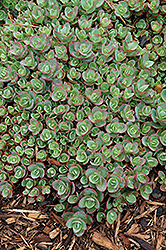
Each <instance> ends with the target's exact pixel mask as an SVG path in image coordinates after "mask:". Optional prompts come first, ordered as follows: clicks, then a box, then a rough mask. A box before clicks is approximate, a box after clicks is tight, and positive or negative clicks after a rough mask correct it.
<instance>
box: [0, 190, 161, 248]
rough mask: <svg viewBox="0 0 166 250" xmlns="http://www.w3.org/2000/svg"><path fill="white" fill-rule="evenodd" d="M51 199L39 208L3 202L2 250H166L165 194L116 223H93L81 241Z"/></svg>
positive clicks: (131, 210) (20, 201)
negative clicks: (68, 227)
mask: <svg viewBox="0 0 166 250" xmlns="http://www.w3.org/2000/svg"><path fill="white" fill-rule="evenodd" d="M55 204H56V198H55V199H54V197H53V196H52V197H51V196H49V197H47V198H46V200H45V201H43V202H42V203H38V204H28V203H27V200H26V197H23V196H22V195H14V197H13V198H12V199H7V200H5V199H2V197H1V198H0V250H3V249H7V250H15V249H17V250H28V249H32V250H33V249H34V250H38V249H39V250H55V249H59V250H60V249H62V250H64V249H66V250H85V249H87V250H104V249H110V250H128V249H129V250H130V249H131V250H137V249H141V250H155V249H156V250H165V249H166V237H165V235H166V209H165V206H166V193H163V192H162V193H161V192H160V191H159V189H155V190H154V191H153V193H152V195H151V197H150V200H149V201H144V200H143V199H141V198H140V199H139V200H138V202H137V203H136V204H134V205H132V206H129V207H126V208H124V211H123V212H122V214H120V215H119V216H118V219H117V221H116V223H114V224H113V225H111V226H110V225H108V224H107V223H106V222H103V223H97V222H95V223H93V225H92V226H91V227H90V228H89V229H88V231H87V232H86V233H85V234H84V235H83V236H82V237H80V238H78V237H76V236H74V235H73V232H72V230H69V229H67V228H66V226H65V221H64V220H63V219H62V218H61V216H60V215H59V214H57V213H56V212H55V211H54V209H53V207H54V205H55Z"/></svg>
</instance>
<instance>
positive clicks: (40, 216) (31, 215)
mask: <svg viewBox="0 0 166 250" xmlns="http://www.w3.org/2000/svg"><path fill="white" fill-rule="evenodd" d="M28 218H31V219H40V220H41V219H47V218H48V216H47V215H44V214H40V215H39V214H28Z"/></svg>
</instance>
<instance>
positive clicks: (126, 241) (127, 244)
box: [119, 234, 130, 249]
mask: <svg viewBox="0 0 166 250" xmlns="http://www.w3.org/2000/svg"><path fill="white" fill-rule="evenodd" d="M119 238H120V239H121V241H122V242H123V245H124V247H125V248H127V249H129V248H130V241H129V239H128V238H127V237H126V236H125V235H124V234H119Z"/></svg>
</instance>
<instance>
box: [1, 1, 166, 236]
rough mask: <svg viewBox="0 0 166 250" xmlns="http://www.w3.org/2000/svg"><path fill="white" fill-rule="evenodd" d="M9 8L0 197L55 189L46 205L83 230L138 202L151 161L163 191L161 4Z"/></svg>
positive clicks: (33, 197) (148, 189) (165, 66)
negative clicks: (17, 189)
mask: <svg viewBox="0 0 166 250" xmlns="http://www.w3.org/2000/svg"><path fill="white" fill-rule="evenodd" d="M8 3H10V1H6V0H3V1H2V3H0V4H1V5H0V8H1V9H0V24H2V25H0V34H1V36H0V194H1V195H2V197H4V198H11V197H12V195H13V191H14V188H15V186H16V185H18V184H20V185H21V186H22V187H23V195H26V196H27V197H28V202H29V203H34V202H42V201H43V200H44V199H45V197H46V196H48V195H49V194H50V193H51V192H52V191H53V190H54V192H55V193H56V197H57V199H58V200H59V202H58V203H57V204H56V205H55V207H54V209H55V211H56V212H59V213H62V217H63V218H64V219H65V220H66V226H67V227H68V228H72V229H73V231H74V233H75V235H77V236H82V235H83V233H84V232H85V231H86V230H87V229H88V227H89V226H90V225H91V224H92V222H93V220H95V217H96V219H97V221H98V222H101V221H103V220H106V221H107V222H108V223H109V224H112V223H114V221H116V218H117V217H118V213H121V212H122V211H123V206H125V205H131V204H134V203H135V202H136V200H137V197H138V196H141V197H142V198H143V199H145V200H148V199H149V196H150V194H151V193H152V182H151V181H150V172H151V170H153V168H155V167H156V166H158V165H159V166H160V168H161V170H160V171H159V172H158V180H159V183H160V184H161V187H160V189H161V190H162V191H166V177H165V176H166V173H165V170H164V169H162V168H164V166H165V165H166V151H165V146H166V85H165V81H166V76H165V71H166V63H165V59H166V58H165V57H166V54H165V49H166V36H165V33H166V27H165V17H164V14H165V13H166V8H165V5H164V3H161V2H160V1H159V0H153V1H146V0H135V1H132V0H126V1H120V2H118V1H116V0H113V1H111V6H113V8H112V9H110V4H108V1H104V0H89V1H87V0H79V1H68V0H65V1H64V0H37V1H35V2H32V1H30V2H29V1H24V0H20V1H13V2H12V4H11V5H10V4H8ZM14 7H15V9H14V13H15V15H14V14H13V17H11V16H10V15H8V14H7V12H9V11H10V9H11V8H14ZM145 14H146V15H145ZM8 16H9V17H8ZM133 25H135V26H133Z"/></svg>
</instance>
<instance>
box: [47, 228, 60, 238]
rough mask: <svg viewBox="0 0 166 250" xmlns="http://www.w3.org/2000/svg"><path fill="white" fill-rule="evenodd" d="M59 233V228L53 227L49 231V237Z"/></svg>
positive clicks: (54, 236)
mask: <svg viewBox="0 0 166 250" xmlns="http://www.w3.org/2000/svg"><path fill="white" fill-rule="evenodd" d="M59 233H60V229H59V228H56V229H54V230H53V231H51V232H50V233H49V237H50V239H54V238H56V237H57V236H58V234H59Z"/></svg>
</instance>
